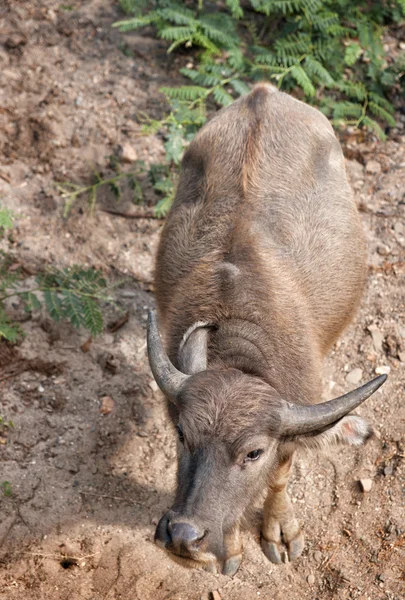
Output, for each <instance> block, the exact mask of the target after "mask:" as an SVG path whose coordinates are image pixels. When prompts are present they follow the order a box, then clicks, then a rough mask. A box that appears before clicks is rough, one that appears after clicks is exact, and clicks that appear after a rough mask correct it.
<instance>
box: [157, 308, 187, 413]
mask: <svg viewBox="0 0 405 600" xmlns="http://www.w3.org/2000/svg"><path fill="white" fill-rule="evenodd" d="M148 357H149V364H150V368H151V369H152V373H153V376H154V378H155V380H156V383H157V384H158V386H159V387H160V389H161V390H162V392H163V393H164V394H165V395H166V396H167V397H168V398H169V399H170V400H171V401H172V402H173V403H174V404H176V396H177V394H178V393H179V391H180V389H181V388H182V387H183V385H184V383H185V382H186V380H187V379H188V378H189V375H184V373H182V372H181V371H178V370H177V369H176V367H175V366H174V365H173V364H172V363H171V362H170V359H169V357H168V356H167V354H166V352H165V350H164V348H163V345H162V341H161V339H160V335H159V331H158V328H157V323H156V314H155V311H154V310H150V311H149V315H148Z"/></svg>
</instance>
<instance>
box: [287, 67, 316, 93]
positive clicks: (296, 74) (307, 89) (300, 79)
mask: <svg viewBox="0 0 405 600" xmlns="http://www.w3.org/2000/svg"><path fill="white" fill-rule="evenodd" d="M290 73H291V77H292V78H293V79H295V81H296V82H297V83H298V85H299V86H300V87H302V89H303V90H304V93H305V95H306V96H315V88H314V86H313V85H312V82H311V80H310V78H309V77H308V75H307V74H306V73H305V71H304V69H303V68H302V67H301V66H299V65H295V66H294V67H292V68H291V71H290Z"/></svg>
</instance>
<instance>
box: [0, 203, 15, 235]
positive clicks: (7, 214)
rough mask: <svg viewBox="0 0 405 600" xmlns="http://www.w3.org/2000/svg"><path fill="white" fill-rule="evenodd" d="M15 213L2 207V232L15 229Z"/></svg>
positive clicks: (0, 227) (0, 220)
mask: <svg viewBox="0 0 405 600" xmlns="http://www.w3.org/2000/svg"><path fill="white" fill-rule="evenodd" d="M13 218H14V217H13V212H12V211H11V210H9V209H8V208H5V207H2V206H0V231H1V230H2V229H11V228H12V227H13Z"/></svg>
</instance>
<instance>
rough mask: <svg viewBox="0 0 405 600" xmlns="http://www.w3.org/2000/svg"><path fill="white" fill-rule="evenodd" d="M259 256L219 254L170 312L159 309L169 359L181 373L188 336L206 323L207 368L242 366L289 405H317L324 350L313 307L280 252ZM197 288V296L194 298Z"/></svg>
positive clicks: (186, 280)
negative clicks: (243, 259)
mask: <svg viewBox="0 0 405 600" xmlns="http://www.w3.org/2000/svg"><path fill="white" fill-rule="evenodd" d="M261 254H263V256H260V255H259V254H258V253H254V251H253V250H252V249H249V258H248V260H247V264H245V265H244V264H243V263H239V264H238V265H233V264H232V263H224V262H221V261H218V257H216V256H214V257H212V259H209V258H208V259H207V260H206V261H205V262H204V263H203V264H201V263H199V264H198V265H197V266H196V268H195V269H193V270H191V271H190V272H189V273H188V274H187V275H185V276H184V277H183V279H182V281H181V284H180V285H178V286H177V288H176V290H174V292H175V293H174V295H173V297H172V300H171V307H170V308H169V310H167V311H166V310H165V311H164V312H163V314H162V311H161V314H162V317H163V318H162V324H163V327H164V329H165V330H166V331H167V332H170V334H169V336H167V342H168V344H167V347H168V353H169V357H170V359H171V360H172V361H173V363H174V364H175V365H176V366H177V367H178V368H180V363H179V348H180V346H181V342H182V339H183V336H184V335H185V333H186V332H187V330H188V329H189V328H190V327H193V325H194V324H195V323H197V322H199V323H207V324H209V325H210V327H209V331H208V355H207V369H208V370H210V369H228V368H236V369H239V370H240V371H242V372H244V373H246V374H249V375H253V376H256V377H260V378H261V379H263V380H264V381H265V382H267V383H268V384H269V385H271V386H272V387H273V388H274V389H275V390H276V391H277V392H278V394H280V396H281V397H282V398H283V399H285V400H287V401H289V402H293V403H297V404H315V403H317V402H319V401H320V397H321V369H322V356H323V354H324V351H325V348H322V345H321V342H320V340H319V339H317V330H316V326H315V323H314V322H313V320H312V318H311V315H312V311H311V308H310V307H309V306H308V301H307V299H306V298H305V295H304V294H303V293H301V292H300V289H299V288H298V286H297V284H296V283H295V281H294V278H293V276H292V274H290V273H289V270H288V263H286V262H285V261H284V260H283V261H282V262H280V260H279V259H278V258H277V256H275V255H274V253H271V252H262V253H261ZM273 282H276V283H274V285H273ZM201 289H203V290H204V292H203V293H202V294H201ZM185 290H187V293H186V292H185ZM192 290H198V295H197V294H196V297H195V298H193V297H192V295H191V294H192V292H191V294H190V291H192ZM185 294H186V296H185ZM190 295H191V297H190ZM185 297H187V302H186V303H185V302H184V298H185Z"/></svg>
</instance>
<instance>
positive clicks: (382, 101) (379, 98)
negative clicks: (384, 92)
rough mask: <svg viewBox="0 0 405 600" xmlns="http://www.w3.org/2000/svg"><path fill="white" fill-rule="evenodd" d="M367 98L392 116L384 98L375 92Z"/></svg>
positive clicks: (389, 105)
mask: <svg viewBox="0 0 405 600" xmlns="http://www.w3.org/2000/svg"><path fill="white" fill-rule="evenodd" d="M404 2H405V0H404ZM369 97H370V100H372V101H373V102H375V103H376V104H378V106H382V107H383V108H385V110H386V111H388V112H389V113H390V114H394V112H395V109H394V107H393V106H392V104H391V103H390V102H388V100H387V99H386V98H383V97H382V96H380V95H379V94H376V93H375V92H369Z"/></svg>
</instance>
